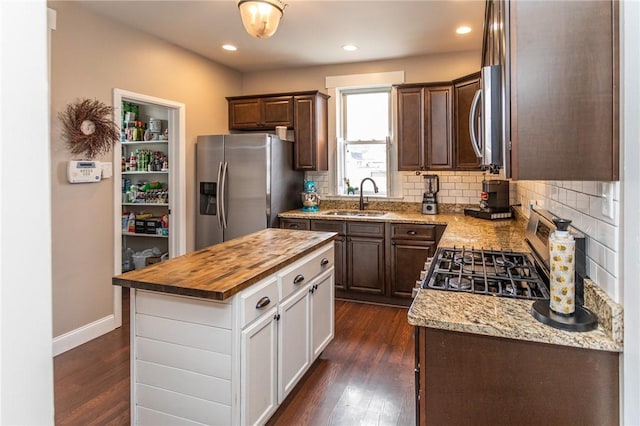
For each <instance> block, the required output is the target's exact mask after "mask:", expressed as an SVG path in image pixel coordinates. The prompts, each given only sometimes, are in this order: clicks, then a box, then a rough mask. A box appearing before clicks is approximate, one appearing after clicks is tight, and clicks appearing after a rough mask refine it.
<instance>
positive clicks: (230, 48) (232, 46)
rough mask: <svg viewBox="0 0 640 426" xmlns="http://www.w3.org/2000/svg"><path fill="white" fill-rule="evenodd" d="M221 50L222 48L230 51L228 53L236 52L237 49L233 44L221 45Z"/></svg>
mask: <svg viewBox="0 0 640 426" xmlns="http://www.w3.org/2000/svg"><path fill="white" fill-rule="evenodd" d="M222 48H223V49H224V50H228V51H230V52H235V51H236V50H238V48H237V47H235V46H234V45H233V44H223V45H222Z"/></svg>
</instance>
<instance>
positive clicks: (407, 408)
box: [54, 292, 415, 426]
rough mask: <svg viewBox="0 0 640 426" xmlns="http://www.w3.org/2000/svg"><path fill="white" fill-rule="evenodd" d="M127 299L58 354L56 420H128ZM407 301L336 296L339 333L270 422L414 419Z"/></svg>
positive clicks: (399, 422)
mask: <svg viewBox="0 0 640 426" xmlns="http://www.w3.org/2000/svg"><path fill="white" fill-rule="evenodd" d="M128 308H129V301H128V294H127V293H126V292H125V295H124V301H123V326H122V327H121V328H119V329H117V330H114V331H112V332H110V333H108V334H106V335H104V336H102V337H99V338H97V339H95V340H92V341H91V342H88V343H86V344H84V345H82V346H79V347H77V348H74V349H72V350H70V351H67V352H65V353H64V354H61V355H59V356H57V357H55V359H54V377H55V410H56V424H57V425H127V424H129V418H130V413H129V397H130V389H129V315H128V314H129V309H128ZM413 356H414V342H413V328H412V327H411V326H410V325H409V324H408V323H407V310H406V308H394V307H388V306H378V305H369V304H362V303H354V302H344V301H336V336H335V339H334V340H333V341H332V342H331V344H330V345H329V346H328V347H327V348H326V349H325V351H324V353H323V354H322V356H321V357H320V359H318V360H317V361H316V362H315V363H314V365H313V366H312V367H311V369H310V370H309V371H308V372H307V374H306V375H305V376H304V377H303V378H302V380H301V381H300V383H298V385H297V386H296V388H295V389H294V390H293V391H292V393H291V394H290V395H289V397H288V398H287V399H286V400H285V401H284V403H283V405H282V406H281V407H280V408H279V410H278V411H277V412H276V413H275V415H274V416H273V417H272V418H271V420H270V421H269V423H268V424H269V425H271V426H275V425H285V426H288V425H309V426H315V425H345V426H346V425H349V426H352V425H398V426H405V425H407V426H408V425H413V424H415V417H414V416H415V414H414V413H415V403H414V387H413V369H414V360H413Z"/></svg>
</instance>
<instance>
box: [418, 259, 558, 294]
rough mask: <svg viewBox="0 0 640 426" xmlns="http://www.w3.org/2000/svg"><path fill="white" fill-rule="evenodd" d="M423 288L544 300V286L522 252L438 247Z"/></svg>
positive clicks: (539, 275)
mask: <svg viewBox="0 0 640 426" xmlns="http://www.w3.org/2000/svg"><path fill="white" fill-rule="evenodd" d="M422 287H423V288H434V289H439V290H449V291H464V292H470V293H477V294H489V295H494V296H504V297H512V298H518V299H531V300H537V299H548V298H549V293H548V290H547V285H546V284H545V282H544V281H543V278H542V276H541V274H540V273H539V272H538V269H537V267H536V265H535V263H534V261H533V259H532V258H531V257H530V256H529V255H528V254H526V253H517V252H504V251H493V250H476V249H466V248H464V247H463V248H461V249H460V248H455V247H454V248H439V249H438V250H437V252H436V255H435V256H434V258H433V261H432V264H431V268H430V270H429V272H428V274H427V275H426V276H425V279H424V281H423V283H422Z"/></svg>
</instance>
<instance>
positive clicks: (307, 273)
mask: <svg viewBox="0 0 640 426" xmlns="http://www.w3.org/2000/svg"><path fill="white" fill-rule="evenodd" d="M334 250H335V248H334V244H333V243H331V244H327V245H326V246H325V247H323V248H321V249H318V250H316V251H315V252H313V253H311V254H310V255H308V256H306V257H303V258H302V259H300V260H299V261H297V262H295V263H293V264H292V265H291V266H289V267H288V268H286V269H284V270H283V271H282V273H281V274H278V277H279V279H280V300H284V299H285V298H286V297H287V296H289V295H290V294H292V293H293V292H294V291H296V290H297V289H299V288H301V287H303V286H304V285H305V284H307V283H309V282H310V281H311V280H312V279H313V278H315V277H316V276H318V275H319V274H320V273H321V272H324V271H327V270H328V269H329V268H331V267H332V266H333V264H334Z"/></svg>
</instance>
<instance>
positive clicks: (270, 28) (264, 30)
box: [238, 0, 287, 38]
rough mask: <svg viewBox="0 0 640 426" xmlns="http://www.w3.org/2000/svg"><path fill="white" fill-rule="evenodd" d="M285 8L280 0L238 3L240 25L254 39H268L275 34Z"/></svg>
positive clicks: (242, 0) (247, 0) (241, 1)
mask: <svg viewBox="0 0 640 426" xmlns="http://www.w3.org/2000/svg"><path fill="white" fill-rule="evenodd" d="M285 7H287V5H286V4H284V3H283V2H282V1H280V0H240V1H238V9H240V17H241V18H242V25H244V29H245V30H247V32H248V33H249V34H250V35H252V36H253V37H256V38H269V37H271V36H272V35H273V34H275V32H276V30H277V29H278V24H279V23H280V18H282V15H283V14H284V8H285Z"/></svg>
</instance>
